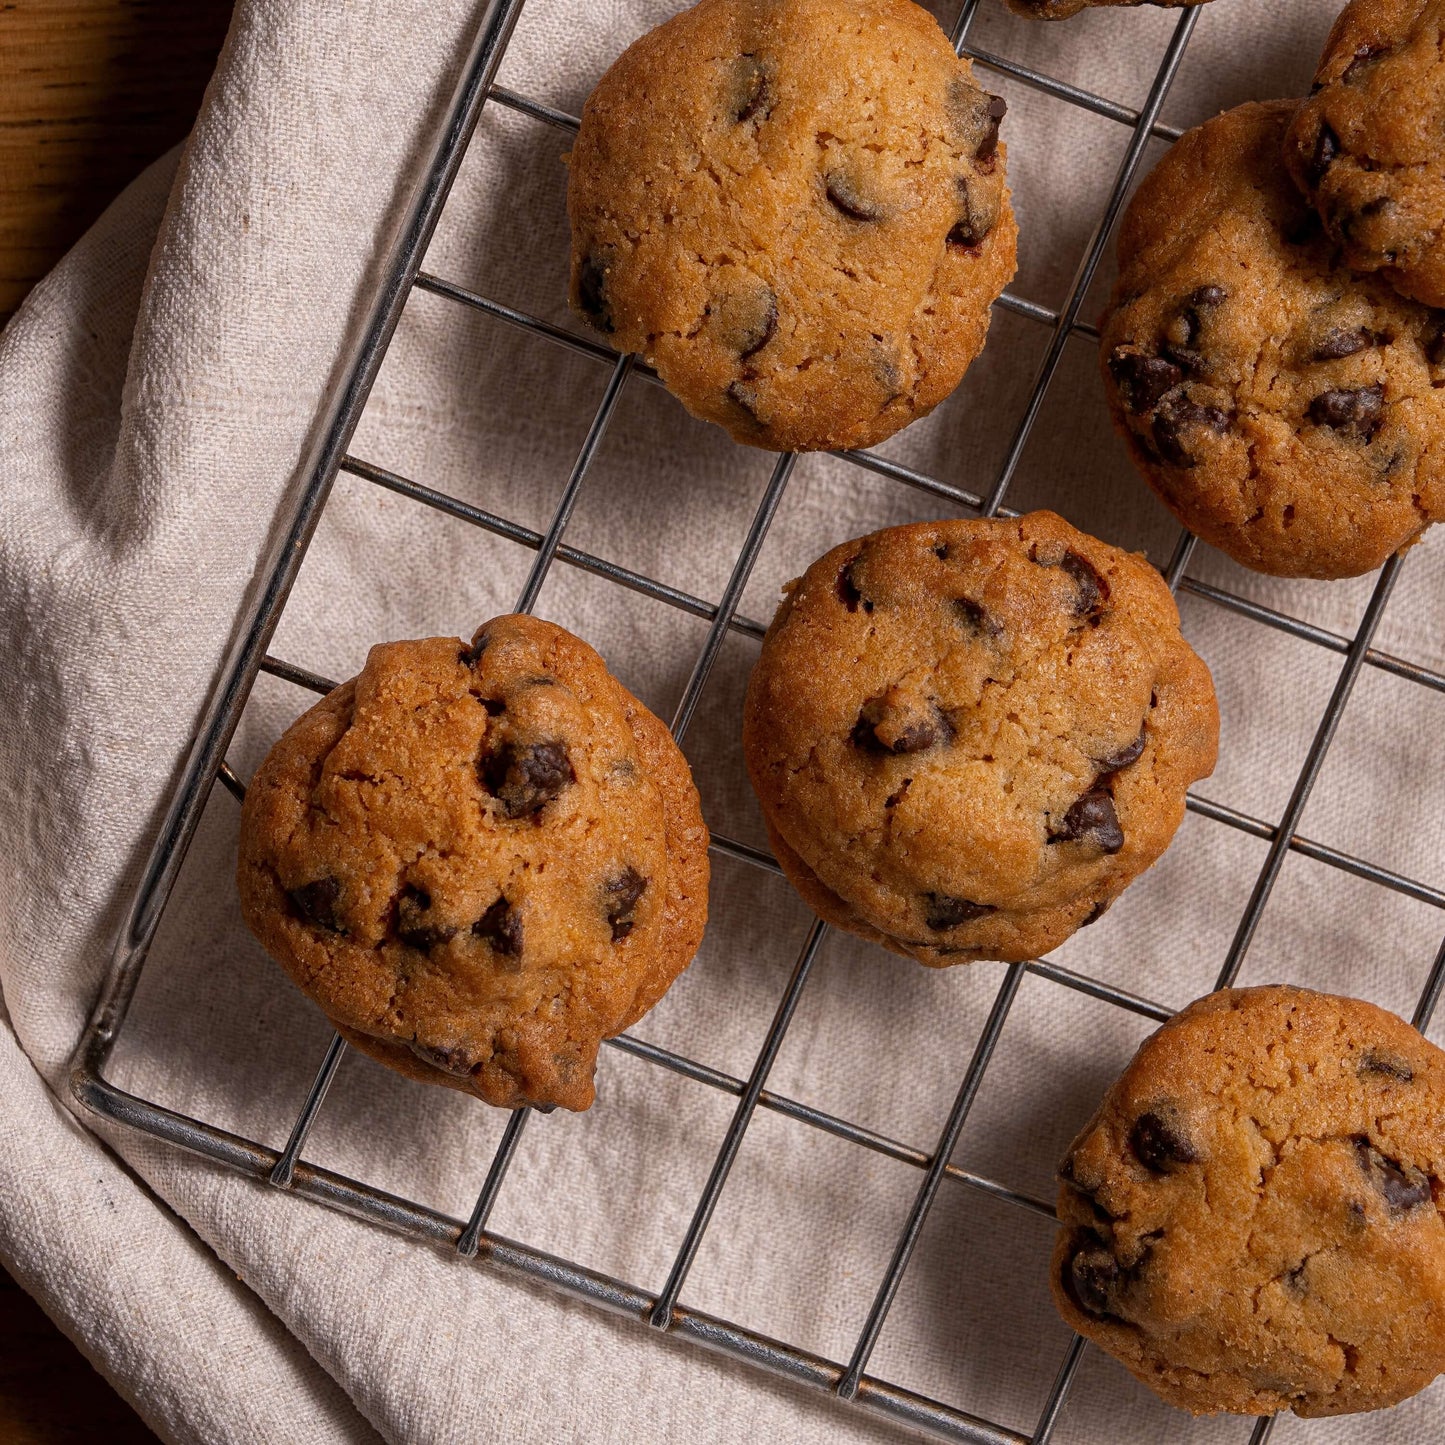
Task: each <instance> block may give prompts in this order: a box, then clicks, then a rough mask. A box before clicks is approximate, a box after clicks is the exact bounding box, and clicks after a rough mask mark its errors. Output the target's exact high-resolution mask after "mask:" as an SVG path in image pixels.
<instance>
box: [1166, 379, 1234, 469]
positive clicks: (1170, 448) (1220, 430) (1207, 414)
mask: <svg viewBox="0 0 1445 1445" xmlns="http://www.w3.org/2000/svg"><path fill="white" fill-rule="evenodd" d="M1200 427H1203V428H1206V429H1207V430H1209V431H1212V432H1214V433H1215V434H1216V435H1218V436H1223V435H1224V434H1225V432H1227V431H1228V430H1229V417H1228V416H1227V415H1226V414H1225V413H1224V412H1222V411H1221V410H1220V409H1219V408H1218V407H1217V406H1205V405H1202V404H1201V403H1199V402H1196V401H1191V400H1190V399H1189V397H1188V396H1187V395H1186V394H1185V393H1184V391H1183V390H1182V389H1176V390H1174V391H1171V392H1170V393H1169V394H1168V395H1167V396H1166V397H1165V398H1164V399H1163V400H1162V401H1161V402H1160V403H1159V409H1158V411H1156V412H1155V413H1154V427H1153V432H1154V445H1155V446H1156V447H1157V448H1158V449H1159V455H1160V456H1161V457H1163V458H1164V460H1165V461H1166V462H1168V463H1169V465H1170V466H1173V467H1192V466H1194V465H1195V463H1196V461H1197V460H1198V458H1197V457H1195V456H1194V454H1193V453H1192V452H1190V451H1189V450H1188V449H1187V448H1186V447H1185V445H1184V433H1185V432H1187V431H1193V430H1196V429H1198V428H1200Z"/></svg>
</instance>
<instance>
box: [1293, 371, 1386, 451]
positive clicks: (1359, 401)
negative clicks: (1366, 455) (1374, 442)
mask: <svg viewBox="0 0 1445 1445" xmlns="http://www.w3.org/2000/svg"><path fill="white" fill-rule="evenodd" d="M1384 418H1385V387H1384V383H1383V382H1376V383H1375V384H1374V385H1373V386H1356V387H1344V388H1340V389H1338V390H1332V391H1322V392H1321V393H1320V394H1319V395H1318V396H1317V397H1315V399H1314V400H1313V401H1312V402H1310V406H1309V419H1310V420H1311V421H1312V422H1314V423H1315V424H1316V425H1317V426H1327V427H1329V428H1330V429H1331V430H1332V431H1337V432H1345V433H1348V434H1349V435H1352V436H1356V437H1359V438H1360V439H1361V440H1362V441H1369V440H1370V439H1371V438H1372V437H1373V436H1374V435H1375V433H1376V432H1377V431H1379V429H1380V423H1381V422H1382V421H1383V420H1384Z"/></svg>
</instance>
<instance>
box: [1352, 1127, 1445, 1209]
mask: <svg viewBox="0 0 1445 1445" xmlns="http://www.w3.org/2000/svg"><path fill="white" fill-rule="evenodd" d="M1355 1157H1356V1158H1357V1159H1358V1160H1359V1163H1360V1168H1361V1169H1363V1170H1364V1171H1365V1173H1366V1174H1367V1175H1368V1176H1369V1180H1370V1183H1371V1184H1372V1185H1374V1187H1375V1189H1376V1190H1378V1191H1379V1193H1380V1194H1381V1195H1383V1196H1384V1200H1385V1203H1386V1204H1387V1205H1388V1206H1389V1208H1390V1213H1391V1214H1404V1213H1405V1212H1406V1211H1407V1210H1410V1209H1414V1208H1416V1207H1417V1206H1418V1205H1421V1204H1425V1203H1427V1202H1428V1201H1429V1200H1430V1198H1431V1190H1430V1180H1429V1177H1428V1176H1427V1175H1426V1174H1424V1173H1423V1172H1422V1171H1421V1170H1419V1169H1417V1168H1415V1166H1414V1165H1413V1164H1401V1163H1400V1162H1399V1161H1398V1160H1396V1159H1387V1158H1386V1157H1385V1156H1384V1155H1383V1154H1381V1153H1380V1151H1379V1150H1378V1149H1376V1148H1375V1147H1374V1146H1373V1145H1372V1144H1371V1143H1370V1141H1369V1139H1367V1138H1366V1137H1365V1136H1364V1135H1360V1136H1359V1137H1358V1138H1357V1139H1356V1140H1355Z"/></svg>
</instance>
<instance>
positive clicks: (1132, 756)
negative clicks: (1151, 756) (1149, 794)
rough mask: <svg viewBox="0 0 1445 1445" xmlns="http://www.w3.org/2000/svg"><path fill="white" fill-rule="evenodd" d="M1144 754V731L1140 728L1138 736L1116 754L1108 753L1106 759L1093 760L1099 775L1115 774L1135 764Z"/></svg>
mask: <svg viewBox="0 0 1445 1445" xmlns="http://www.w3.org/2000/svg"><path fill="white" fill-rule="evenodd" d="M1143 753H1144V729H1143V727H1142V726H1141V727H1140V729H1139V736H1138V737H1137V738H1135V739H1134V741H1133V742H1132V743H1127V744H1126V745H1125V746H1124V747H1122V748H1120V749H1119V751H1118V752H1116V753H1110V754H1109V755H1108V756H1107V757H1103V758H1095V759H1094V763H1095V765H1096V766H1097V767H1098V769H1099V772H1100V773H1101V774H1108V773H1117V772H1120V771H1122V770H1123V769H1124V768H1127V767H1128V766H1129V765H1130V764H1131V763H1137V762H1138V761H1139V759H1140V758H1141V757H1142V756H1143Z"/></svg>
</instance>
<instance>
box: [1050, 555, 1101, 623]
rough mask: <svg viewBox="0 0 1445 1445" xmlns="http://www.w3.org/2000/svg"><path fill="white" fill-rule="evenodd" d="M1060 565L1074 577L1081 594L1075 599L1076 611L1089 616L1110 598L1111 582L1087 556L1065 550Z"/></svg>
mask: <svg viewBox="0 0 1445 1445" xmlns="http://www.w3.org/2000/svg"><path fill="white" fill-rule="evenodd" d="M1059 566H1060V567H1062V568H1063V569H1064V571H1065V572H1067V573H1068V574H1069V576H1070V577H1072V578H1073V579H1074V585H1075V586H1076V587H1077V588H1078V589H1079V595H1078V596H1077V597H1076V598H1075V599H1074V612H1075V613H1076V614H1077V615H1078V616H1080V617H1087V616H1089V614H1090V613H1093V612H1097V611H1099V609H1100V608H1101V607H1103V605H1104V604H1105V603H1106V602H1107V601H1108V600H1109V584H1108V582H1107V581H1105V579H1104V577H1103V575H1102V574H1101V573H1100V572H1099V571H1098V569H1097V568H1096V567H1095V566H1094V564H1093V563H1092V562H1090V561H1089V559H1088V558H1087V557H1084V556H1082V555H1080V554H1079V553H1078V552H1075V551H1073V550H1072V549H1071V550H1069V551H1067V552H1065V553H1064V556H1063V560H1062V561H1061V562H1060V563H1059Z"/></svg>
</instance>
